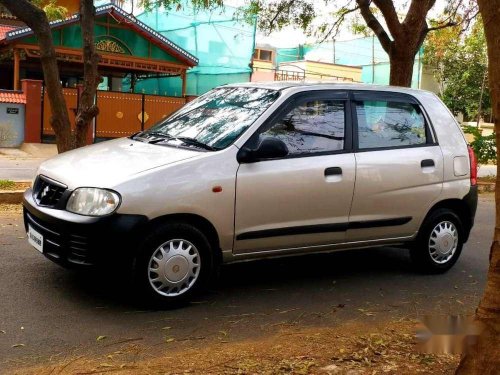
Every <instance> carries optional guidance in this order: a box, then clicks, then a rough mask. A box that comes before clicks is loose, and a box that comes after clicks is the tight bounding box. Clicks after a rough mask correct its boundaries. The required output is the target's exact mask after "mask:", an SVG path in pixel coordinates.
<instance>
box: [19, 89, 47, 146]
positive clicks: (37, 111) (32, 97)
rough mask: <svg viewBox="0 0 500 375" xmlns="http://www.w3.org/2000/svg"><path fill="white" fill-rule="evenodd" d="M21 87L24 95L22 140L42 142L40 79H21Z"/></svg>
mask: <svg viewBox="0 0 500 375" xmlns="http://www.w3.org/2000/svg"><path fill="white" fill-rule="evenodd" d="M21 89H22V91H23V93H24V96H25V97H26V108H25V120H24V142H25V143H41V142H42V81H39V80H35V79H23V80H21Z"/></svg>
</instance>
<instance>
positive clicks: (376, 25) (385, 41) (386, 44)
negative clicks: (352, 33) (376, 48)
mask: <svg viewBox="0 0 500 375" xmlns="http://www.w3.org/2000/svg"><path fill="white" fill-rule="evenodd" d="M356 3H357V4H358V7H359V10H360V12H361V16H362V17H363V19H364V20H365V22H366V25H367V26H368V27H369V28H370V29H372V30H373V32H374V33H375V35H376V36H377V38H378V40H379V41H380V44H381V45H382V48H384V51H385V52H387V53H388V54H390V52H391V48H392V43H393V42H392V40H391V38H389V35H387V32H386V31H385V30H384V28H383V27H382V25H381V24H380V22H379V21H378V20H377V18H376V17H375V16H374V15H373V13H372V11H371V10H370V3H371V1H370V0H356Z"/></svg>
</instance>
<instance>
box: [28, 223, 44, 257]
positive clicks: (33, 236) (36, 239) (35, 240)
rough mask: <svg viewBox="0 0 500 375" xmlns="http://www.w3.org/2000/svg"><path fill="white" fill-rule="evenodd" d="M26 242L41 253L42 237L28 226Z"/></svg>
mask: <svg viewBox="0 0 500 375" xmlns="http://www.w3.org/2000/svg"><path fill="white" fill-rule="evenodd" d="M28 242H29V243H30V244H31V245H32V246H33V247H34V248H35V249H37V250H38V251H39V252H41V253H43V236H42V235H41V234H40V233H38V232H37V231H36V230H34V229H33V228H32V227H31V226H30V225H28Z"/></svg>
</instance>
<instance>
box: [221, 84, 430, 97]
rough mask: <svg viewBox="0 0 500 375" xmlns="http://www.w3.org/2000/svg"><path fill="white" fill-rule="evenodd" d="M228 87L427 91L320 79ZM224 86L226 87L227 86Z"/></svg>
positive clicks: (418, 92) (410, 92)
mask: <svg viewBox="0 0 500 375" xmlns="http://www.w3.org/2000/svg"><path fill="white" fill-rule="evenodd" d="M227 86H229V87H255V88H262V89H269V90H287V89H293V88H298V89H304V91H306V90H307V89H314V90H317V89H324V90H366V91H385V92H399V93H405V94H410V95H413V96H419V95H422V94H423V93H428V91H425V90H417V89H412V88H408V87H400V86H388V85H372V84H366V83H355V82H321V81H318V82H316V81H270V82H244V83H234V84H229V85H227ZM227 86H226V87H227Z"/></svg>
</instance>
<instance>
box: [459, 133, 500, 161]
mask: <svg viewBox="0 0 500 375" xmlns="http://www.w3.org/2000/svg"><path fill="white" fill-rule="evenodd" d="M463 129H464V133H467V134H471V135H472V136H473V137H474V140H473V141H472V142H471V143H470V146H471V147H472V149H473V150H474V153H475V154H476V158H477V162H478V164H488V163H494V164H496V161H497V148H496V139H495V133H493V134H491V135H487V136H483V135H482V133H481V129H479V128H477V127H475V126H464V128H463Z"/></svg>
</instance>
